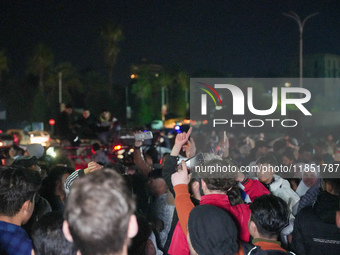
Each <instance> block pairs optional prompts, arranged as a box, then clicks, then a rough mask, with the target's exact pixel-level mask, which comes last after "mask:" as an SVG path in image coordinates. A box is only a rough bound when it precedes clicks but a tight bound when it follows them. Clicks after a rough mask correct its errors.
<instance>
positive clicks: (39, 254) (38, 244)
mask: <svg viewBox="0 0 340 255" xmlns="http://www.w3.org/2000/svg"><path fill="white" fill-rule="evenodd" d="M63 221H64V218H63V213H62V212H50V213H46V214H45V215H43V216H42V217H41V218H40V219H39V221H37V222H36V223H35V224H34V226H33V230H32V241H33V247H34V254H35V255H43V254H49V255H76V253H77V249H76V248H75V246H74V244H73V243H70V242H69V241H67V240H66V239H65V237H64V234H63V231H62V226H63Z"/></svg>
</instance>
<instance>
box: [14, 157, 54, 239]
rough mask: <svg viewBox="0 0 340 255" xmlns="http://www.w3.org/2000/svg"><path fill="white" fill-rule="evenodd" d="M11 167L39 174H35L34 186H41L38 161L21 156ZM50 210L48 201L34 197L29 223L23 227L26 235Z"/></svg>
mask: <svg viewBox="0 0 340 255" xmlns="http://www.w3.org/2000/svg"><path fill="white" fill-rule="evenodd" d="M12 166H13V167H24V168H26V169H28V170H30V171H32V172H36V173H39V174H36V175H35V176H36V179H35V181H36V184H37V185H38V186H39V188H40V186H41V183H42V180H41V168H40V166H39V163H38V159H37V158H36V157H35V156H33V157H30V156H23V157H21V158H18V159H16V160H15V161H14V162H13V164H12ZM51 211H52V208H51V206H50V204H49V203H48V201H47V200H46V199H45V198H43V197H41V196H40V195H39V194H37V195H36V196H35V202H34V211H33V214H32V217H31V218H30V219H29V221H28V222H27V223H26V224H25V225H23V228H24V229H25V230H26V231H27V233H28V234H30V233H31V229H32V226H33V224H34V223H35V222H36V221H38V220H39V219H40V218H41V217H42V216H43V215H44V214H46V213H48V212H51Z"/></svg>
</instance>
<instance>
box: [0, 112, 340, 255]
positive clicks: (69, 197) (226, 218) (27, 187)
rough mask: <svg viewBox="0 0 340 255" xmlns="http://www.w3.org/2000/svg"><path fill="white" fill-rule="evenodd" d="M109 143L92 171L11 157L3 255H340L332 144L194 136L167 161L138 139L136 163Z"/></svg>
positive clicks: (37, 150) (0, 192)
mask: <svg viewBox="0 0 340 255" xmlns="http://www.w3.org/2000/svg"><path fill="white" fill-rule="evenodd" d="M84 113H85V111H84ZM85 115H87V114H85ZM84 118H85V116H84ZM102 118H103V119H107V116H106V117H105V115H103V116H102ZM104 122H105V121H103V123H104ZM94 123H95V122H94ZM110 123H112V122H110ZM104 126H105V125H103V128H104ZM110 126H111V124H110ZM68 132H71V131H70V130H68ZM102 134H103V137H105V135H104V133H102ZM150 141H151V140H150ZM150 141H149V142H150ZM101 144H102V145H104V144H105V142H102V143H101ZM101 144H99V143H95V144H93V145H92V151H93V152H92V153H93V156H92V161H91V162H90V163H88V166H87V168H85V169H74V168H72V167H68V166H65V163H64V162H63V161H60V162H55V164H53V165H48V167H46V166H45V170H44V171H42V169H41V163H42V161H43V160H42V159H43V154H44V150H43V148H42V146H39V145H33V146H28V147H27V151H20V153H19V152H18V155H16V151H15V150H16V149H18V148H15V147H14V148H13V149H12V150H13V151H11V155H12V156H11V159H10V160H9V161H8V162H7V164H6V166H3V167H1V168H0V254H6V255H7V254H10V255H15V254H36V255H38V254H65V255H66V254H74V255H75V254H77V255H79V254H81V255H90V254H91V255H94V254H98V255H99V254H129V255H142V254H146V255H155V254H157V255H160V254H170V255H182V254H183V255H189V254H199V255H210V254H212V255H219V254H221V255H225V254H228V255H229V254H298V255H299V254H300V255H303V254H308V255H309V254H339V253H340V179H339V178H337V171H339V172H340V169H339V170H338V168H339V167H340V166H339V164H340V143H336V142H334V141H333V138H332V137H331V136H330V135H329V136H327V138H326V139H320V140H319V141H315V142H313V143H302V144H299V142H298V141H297V140H296V139H294V138H292V137H290V136H288V135H286V136H283V137H280V138H277V139H275V140H273V141H271V142H269V141H266V137H265V135H264V134H260V135H258V136H251V135H237V134H231V133H226V132H223V131H221V132H215V131H213V132H211V133H203V132H199V131H198V130H196V129H193V128H192V127H190V128H189V129H188V130H187V131H186V132H179V133H178V134H177V135H176V136H175V137H174V139H173V142H172V148H169V149H170V150H169V151H170V152H169V153H163V154H162V155H157V153H158V152H159V151H160V150H157V149H155V148H154V146H156V145H155V144H154V143H152V142H151V143H150V146H148V148H149V149H148V151H144V150H145V146H143V145H144V144H145V141H143V140H138V139H135V143H134V151H133V159H134V164H129V165H124V164H120V163H112V162H111V161H110V160H107V157H106V155H105V151H103V150H101ZM166 144H168V143H166ZM159 158H161V160H160V161H159V162H158V159H159ZM181 159H189V160H187V161H185V160H181ZM194 159H199V160H196V161H195V160H194ZM189 162H196V163H194V164H193V163H192V164H190V163H189ZM203 169H205V170H204V171H203ZM207 169H208V170H207ZM216 169H229V170H226V171H216ZM278 169H279V171H277V170H278ZM282 169H289V170H290V171H282ZM331 169H332V170H331ZM207 171H209V172H207ZM325 172H327V173H328V175H324V173H325Z"/></svg>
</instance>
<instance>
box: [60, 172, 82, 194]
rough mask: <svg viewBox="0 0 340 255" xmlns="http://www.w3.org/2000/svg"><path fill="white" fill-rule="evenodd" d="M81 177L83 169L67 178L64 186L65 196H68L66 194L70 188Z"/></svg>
mask: <svg viewBox="0 0 340 255" xmlns="http://www.w3.org/2000/svg"><path fill="white" fill-rule="evenodd" d="M83 175H85V173H84V169H79V170H77V171H74V172H73V173H72V174H70V176H69V177H67V179H66V180H65V184H64V188H65V192H66V195H68V193H69V192H70V187H71V186H72V184H73V182H74V181H75V180H76V179H78V178H79V177H81V176H83Z"/></svg>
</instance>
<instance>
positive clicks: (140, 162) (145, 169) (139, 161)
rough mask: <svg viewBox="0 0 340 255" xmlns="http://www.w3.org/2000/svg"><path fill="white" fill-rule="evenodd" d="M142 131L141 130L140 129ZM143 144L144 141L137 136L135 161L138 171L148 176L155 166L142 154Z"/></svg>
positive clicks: (134, 153) (134, 152)
mask: <svg viewBox="0 0 340 255" xmlns="http://www.w3.org/2000/svg"><path fill="white" fill-rule="evenodd" d="M139 132H140V133H141V131H139ZM142 145H143V141H138V140H136V138H135V147H134V151H133V161H134V163H135V165H136V166H137V169H138V171H139V172H140V173H141V174H142V175H143V176H144V177H145V178H148V174H149V172H151V171H152V169H153V166H152V165H149V164H148V163H146V161H145V160H144V157H143V156H142V149H141V146H142Z"/></svg>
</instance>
